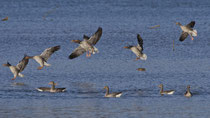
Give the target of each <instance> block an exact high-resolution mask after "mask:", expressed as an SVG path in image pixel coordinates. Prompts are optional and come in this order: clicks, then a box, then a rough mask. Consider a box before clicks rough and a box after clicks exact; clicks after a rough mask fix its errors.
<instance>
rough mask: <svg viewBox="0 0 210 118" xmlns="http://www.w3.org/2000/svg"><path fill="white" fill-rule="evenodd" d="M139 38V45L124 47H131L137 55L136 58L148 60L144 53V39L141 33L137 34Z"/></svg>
mask: <svg viewBox="0 0 210 118" xmlns="http://www.w3.org/2000/svg"><path fill="white" fill-rule="evenodd" d="M137 39H138V45H137V46H132V45H130V46H125V47H124V48H126V49H130V50H131V51H132V52H133V53H134V54H135V55H136V56H137V57H136V60H138V59H142V60H147V55H146V54H144V53H143V52H142V51H143V50H144V49H143V39H142V38H141V36H140V35H139V34H137Z"/></svg>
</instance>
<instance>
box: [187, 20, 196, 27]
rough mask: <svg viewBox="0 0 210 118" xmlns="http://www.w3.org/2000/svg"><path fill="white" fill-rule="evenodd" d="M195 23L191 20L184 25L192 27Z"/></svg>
mask: <svg viewBox="0 0 210 118" xmlns="http://www.w3.org/2000/svg"><path fill="white" fill-rule="evenodd" d="M194 25H195V21H191V22H190V23H189V24H187V25H186V27H188V28H193V27H194Z"/></svg>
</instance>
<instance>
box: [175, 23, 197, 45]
mask: <svg viewBox="0 0 210 118" xmlns="http://www.w3.org/2000/svg"><path fill="white" fill-rule="evenodd" d="M176 24H177V25H179V26H180V28H181V29H182V34H181V36H180V38H179V41H184V40H185V39H186V38H187V37H188V35H190V37H191V39H192V40H193V39H194V38H193V36H197V30H196V29H193V27H194V25H195V21H191V22H190V23H189V24H187V25H182V24H181V23H179V22H177V23H176Z"/></svg>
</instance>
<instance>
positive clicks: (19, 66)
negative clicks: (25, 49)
mask: <svg viewBox="0 0 210 118" xmlns="http://www.w3.org/2000/svg"><path fill="white" fill-rule="evenodd" d="M28 61H29V56H27V55H24V57H23V59H22V60H21V61H20V62H19V63H18V64H17V65H16V66H12V65H11V64H10V63H9V62H7V63H6V64H3V66H6V67H9V69H10V70H11V72H12V73H13V75H14V78H12V80H15V79H16V77H17V76H19V77H24V75H23V74H21V73H20V72H22V71H23V70H24V69H25V67H26V65H27V64H28Z"/></svg>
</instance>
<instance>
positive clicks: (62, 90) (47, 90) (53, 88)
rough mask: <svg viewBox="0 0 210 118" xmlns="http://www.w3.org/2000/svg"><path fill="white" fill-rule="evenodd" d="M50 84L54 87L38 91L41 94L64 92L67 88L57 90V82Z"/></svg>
mask: <svg viewBox="0 0 210 118" xmlns="http://www.w3.org/2000/svg"><path fill="white" fill-rule="evenodd" d="M48 84H50V85H52V87H51V88H49V87H39V88H37V90H38V91H40V92H53V93H54V92H64V91H65V90H66V88H55V85H57V84H56V83H55V82H53V81H51V82H49V83H48Z"/></svg>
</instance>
